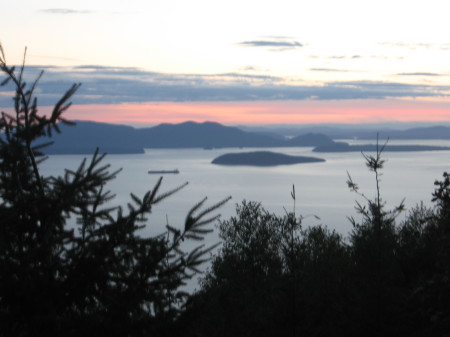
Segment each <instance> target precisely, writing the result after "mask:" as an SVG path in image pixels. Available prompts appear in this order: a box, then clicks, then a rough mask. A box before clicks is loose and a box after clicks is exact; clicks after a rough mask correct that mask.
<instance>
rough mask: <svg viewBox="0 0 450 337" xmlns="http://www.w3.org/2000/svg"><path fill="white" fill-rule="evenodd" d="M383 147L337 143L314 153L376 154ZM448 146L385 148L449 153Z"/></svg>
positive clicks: (385, 150)
mask: <svg viewBox="0 0 450 337" xmlns="http://www.w3.org/2000/svg"><path fill="white" fill-rule="evenodd" d="M382 146H383V145H378V147H377V145H376V144H362V145H350V144H348V143H344V142H335V143H334V144H330V145H323V146H317V147H316V148H314V149H313V152H376V151H377V148H378V149H381V148H382ZM448 150H450V147H448V146H433V145H389V144H388V145H386V146H385V147H384V148H383V151H384V152H408V151H409V152H410V151H417V152H419V151H448Z"/></svg>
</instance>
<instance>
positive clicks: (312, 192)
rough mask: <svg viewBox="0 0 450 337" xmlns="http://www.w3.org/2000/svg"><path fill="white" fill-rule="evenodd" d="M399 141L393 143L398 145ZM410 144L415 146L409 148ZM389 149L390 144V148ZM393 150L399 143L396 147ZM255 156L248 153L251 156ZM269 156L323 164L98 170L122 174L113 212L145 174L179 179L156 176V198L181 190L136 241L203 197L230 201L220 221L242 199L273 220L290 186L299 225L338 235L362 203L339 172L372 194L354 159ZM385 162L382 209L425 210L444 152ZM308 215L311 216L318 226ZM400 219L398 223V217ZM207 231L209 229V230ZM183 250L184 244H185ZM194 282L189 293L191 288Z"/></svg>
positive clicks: (71, 158) (51, 166)
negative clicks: (258, 205) (384, 204)
mask: <svg viewBox="0 0 450 337" xmlns="http://www.w3.org/2000/svg"><path fill="white" fill-rule="evenodd" d="M404 143H406V142H401V144H404ZM410 143H414V144H418V143H419V142H418V141H414V142H410ZM420 143H421V144H429V145H442V146H443V145H446V146H450V141H439V142H437V141H433V142H420ZM390 144H395V142H392V141H391V142H390ZM399 144H400V142H399ZM253 150H256V149H251V151H253ZM264 150H272V151H276V152H281V153H286V154H292V155H306V156H316V157H321V158H324V159H326V162H324V163H311V164H297V165H290V166H278V167H271V168H259V167H226V166H216V165H213V164H211V161H212V160H213V159H214V158H215V157H217V156H219V155H221V154H224V153H229V152H239V151H241V152H242V151H249V150H248V149H214V150H203V149H187V150H172V149H171V150H147V151H146V153H145V154H140V155H108V156H107V157H106V158H105V161H104V163H105V164H106V163H109V164H111V167H112V169H118V168H122V169H123V171H122V172H121V173H120V174H119V175H118V177H117V179H115V180H114V181H112V182H111V183H110V184H109V185H108V187H109V189H110V190H111V191H112V192H114V193H115V194H116V199H114V201H113V203H114V204H115V205H126V203H127V202H128V200H129V194H130V193H131V192H133V193H134V194H136V195H138V196H143V195H144V193H145V192H146V191H148V190H150V189H152V188H153V186H154V184H155V183H156V181H157V180H158V178H159V176H158V175H152V174H148V170H151V169H153V170H161V169H175V168H176V169H179V170H180V174H168V175H165V176H164V179H163V184H162V189H161V192H164V191H168V190H171V189H173V188H175V187H177V186H180V185H181V184H183V183H185V182H189V185H188V186H186V187H185V188H184V189H182V190H181V191H179V192H178V193H176V194H175V195H173V196H171V197H170V198H168V199H166V200H164V201H162V202H161V203H160V204H158V205H156V206H155V209H154V212H153V214H152V215H151V216H150V217H149V222H148V226H147V228H145V229H144V230H143V232H142V234H144V235H153V234H159V233H161V232H163V231H164V228H165V224H166V221H167V220H168V221H169V223H170V224H171V225H172V226H175V227H178V228H182V226H183V225H184V219H185V216H186V214H187V212H188V211H189V209H190V208H191V207H192V206H193V205H194V204H195V203H197V202H198V201H200V200H202V199H203V198H204V197H208V201H207V203H206V205H207V206H209V205H212V204H214V203H216V202H219V201H220V200H222V199H224V198H226V197H227V196H232V200H231V201H229V202H228V203H227V204H226V205H225V206H223V207H222V208H221V209H220V210H219V213H221V214H222V219H226V218H229V217H230V216H232V215H234V214H235V205H236V203H240V202H241V201H242V200H243V199H246V200H254V201H259V202H261V203H262V204H263V206H264V207H265V208H266V209H267V210H269V211H271V212H275V213H277V214H279V215H283V214H284V213H285V209H286V210H288V211H292V210H293V207H294V204H293V200H292V199H291V197H290V192H291V189H292V185H293V184H294V185H295V190H296V195H297V201H296V214H302V215H304V216H305V217H306V218H305V220H304V224H305V225H315V224H319V223H322V224H325V225H327V226H328V227H329V228H331V229H335V230H337V231H338V232H340V233H342V234H347V233H348V232H349V231H350V230H351V225H350V223H349V221H348V219H347V216H354V217H355V218H356V219H359V217H358V215H357V214H356V213H355V210H354V205H355V200H360V201H363V200H362V199H361V198H360V197H359V196H357V195H356V194H354V193H351V192H350V191H349V190H348V188H347V184H346V180H347V171H348V172H349V173H350V174H351V176H352V178H353V180H354V182H356V183H358V185H359V186H360V189H361V191H362V192H364V193H365V195H366V196H367V197H370V198H372V197H374V195H375V179H374V175H373V173H371V172H369V171H368V169H367V168H366V166H365V162H364V158H363V157H362V155H361V153H358V152H355V153H317V154H316V153H313V152H312V151H311V148H276V149H264ZM84 157H85V156H81V155H57V156H51V157H50V158H49V159H48V160H47V161H46V162H44V163H43V164H42V171H43V173H44V174H49V175H60V174H62V173H63V172H64V168H72V169H73V168H76V167H77V166H78V164H79V163H80V162H81V160H82V159H83V158H84ZM383 157H384V158H385V159H386V160H387V162H386V164H385V168H384V169H383V171H382V173H383V175H382V177H381V178H382V181H381V192H382V197H383V199H384V200H385V201H386V202H387V206H388V207H393V206H395V205H397V204H399V203H400V202H401V200H402V199H403V198H406V199H405V204H406V206H407V208H410V207H412V206H414V205H416V204H417V203H420V202H421V201H423V202H424V203H425V204H427V205H431V193H432V192H433V190H434V186H433V183H434V181H435V180H436V179H440V178H441V177H442V173H443V172H444V171H448V170H450V151H435V152H386V153H384V156H383ZM311 215H317V216H318V217H320V220H317V219H315V218H314V217H313V216H311ZM405 215H406V212H405V214H404V215H402V216H400V220H401V219H402V218H404V216H405ZM211 227H212V228H214V226H211ZM218 240H219V239H218V236H217V230H216V231H215V232H214V233H213V234H210V235H209V236H208V237H207V239H206V242H205V243H206V244H207V245H208V244H213V243H216V242H218ZM188 245H191V244H188ZM195 284H196V283H195V281H192V283H191V284H190V285H189V288H192V287H195Z"/></svg>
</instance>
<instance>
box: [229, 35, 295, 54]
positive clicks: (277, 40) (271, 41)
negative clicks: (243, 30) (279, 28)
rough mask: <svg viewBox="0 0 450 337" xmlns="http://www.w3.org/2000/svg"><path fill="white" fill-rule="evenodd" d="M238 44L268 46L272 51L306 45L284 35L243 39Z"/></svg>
mask: <svg viewBox="0 0 450 337" xmlns="http://www.w3.org/2000/svg"><path fill="white" fill-rule="evenodd" d="M238 45H240V46H244V47H256V48H266V49H269V50H272V51H284V50H290V49H297V48H302V47H304V44H303V43H300V42H298V41H296V40H293V39H292V38H288V37H284V36H272V37H265V38H262V39H258V40H250V41H242V42H239V43H238Z"/></svg>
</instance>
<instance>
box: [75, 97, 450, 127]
mask: <svg viewBox="0 0 450 337" xmlns="http://www.w3.org/2000/svg"><path fill="white" fill-rule="evenodd" d="M66 117H67V118H69V119H72V120H74V119H78V120H92V121H98V122H108V123H123V124H140V123H142V124H159V123H179V122H183V121H186V120H191V121H197V122H203V121H215V122H219V123H223V124H310V123H371V122H390V121H402V122H411V121H424V122H425V121H426V122H450V100H444V99H442V100H430V99H423V100H420V99H417V100H412V99H411V100H394V99H392V100H367V99H366V100H337V101H325V100H320V101H319V100H317V101H314V100H311V101H254V102H149V103H127V104H115V105H106V104H105V105H76V106H73V107H71V108H70V110H69V111H68V112H67V114H66Z"/></svg>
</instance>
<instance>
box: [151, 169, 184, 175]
mask: <svg viewBox="0 0 450 337" xmlns="http://www.w3.org/2000/svg"><path fill="white" fill-rule="evenodd" d="M178 173H180V171H178V169H175V170H150V171H148V174H178Z"/></svg>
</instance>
